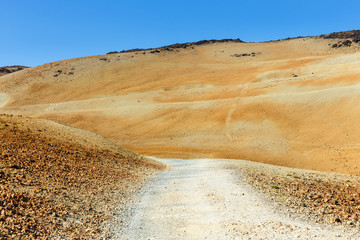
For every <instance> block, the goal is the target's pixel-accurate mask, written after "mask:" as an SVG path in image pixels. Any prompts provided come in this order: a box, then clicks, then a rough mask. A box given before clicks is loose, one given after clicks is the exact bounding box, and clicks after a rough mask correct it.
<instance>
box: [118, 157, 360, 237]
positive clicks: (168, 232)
mask: <svg viewBox="0 0 360 240" xmlns="http://www.w3.org/2000/svg"><path fill="white" fill-rule="evenodd" d="M158 160H159V161H162V162H164V163H166V164H168V165H170V166H172V168H171V170H169V171H166V172H163V173H161V174H159V175H158V176H157V177H156V179H154V181H152V183H151V184H150V185H149V186H148V187H147V188H146V189H145V191H144V193H143V195H142V197H141V198H140V200H139V202H138V203H137V204H135V205H134V208H133V209H132V210H130V211H131V212H132V214H131V217H130V219H129V220H128V222H126V224H125V225H127V228H126V229H125V230H124V232H119V233H118V234H119V237H118V239H359V236H355V235H352V233H351V232H346V231H345V230H343V231H341V229H340V228H339V229H337V228H334V227H330V226H324V225H320V224H315V223H311V222H309V221H303V220H300V219H294V218H292V217H291V216H285V215H284V214H282V213H280V211H278V210H277V209H276V207H274V205H272V204H270V203H269V202H268V201H267V200H266V199H264V197H263V196H262V195H261V194H259V193H258V192H257V191H256V190H254V189H253V188H252V187H251V186H250V185H248V184H247V183H246V180H245V179H241V178H242V177H241V176H240V180H239V175H238V174H237V175H236V177H235V174H233V173H234V171H236V170H235V169H234V168H231V167H229V166H231V164H229V162H230V163H231V160H218V159H195V160H179V159H158Z"/></svg>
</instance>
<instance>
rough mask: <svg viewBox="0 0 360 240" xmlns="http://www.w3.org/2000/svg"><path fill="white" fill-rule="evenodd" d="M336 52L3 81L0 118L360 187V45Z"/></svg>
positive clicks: (57, 66)
mask: <svg viewBox="0 0 360 240" xmlns="http://www.w3.org/2000/svg"><path fill="white" fill-rule="evenodd" d="M338 41H340V40H339V39H321V38H303V39H302V38H301V39H292V40H283V41H276V42H268V43H214V44H208V45H201V46H195V47H194V48H193V49H192V48H187V49H179V50H175V51H161V52H160V53H153V54H151V53H150V52H149V51H147V52H146V53H145V54H143V52H139V53H121V54H112V55H106V56H92V57H85V58H79V59H70V60H66V61H61V62H56V63H49V64H45V65H43V66H39V67H36V68H31V69H25V70H23V71H20V72H16V73H12V74H9V75H6V76H2V77H0V93H6V94H7V95H8V96H10V101H9V102H8V103H7V105H6V107H4V108H2V109H1V111H2V112H8V113H21V114H24V115H31V116H35V117H40V118H46V119H50V120H55V121H59V122H62V123H66V124H69V125H72V126H75V127H79V128H82V129H85V130H89V131H92V132H95V133H98V134H100V135H102V136H105V137H107V138H109V139H111V140H113V141H115V142H116V143H118V144H120V145H121V146H124V147H126V148H128V149H130V150H133V151H135V152H138V153H142V154H147V155H154V156H163V157H180V158H187V157H189V158H191V157H212V158H216V157H221V158H237V159H248V160H253V161H259V162H265V163H271V164H278V165H283V166H290V167H297V168H307V169H316V170H324V171H335V172H342V173H351V174H356V175H359V174H360V162H359V161H358V159H359V157H360V151H359V147H360V145H359V144H360V129H359V128H358V127H357V123H358V119H359V117H360V109H359V108H358V105H359V102H360V95H359V90H360V84H359V80H360V52H359V45H358V44H355V43H354V44H353V45H352V46H351V47H341V48H332V47H331V46H332V44H334V43H337V42H338ZM252 53H254V54H252ZM236 54H237V55H236ZM242 54H250V56H242ZM253 55H254V56H253Z"/></svg>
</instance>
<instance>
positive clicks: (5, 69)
mask: <svg viewBox="0 0 360 240" xmlns="http://www.w3.org/2000/svg"><path fill="white" fill-rule="evenodd" d="M25 68H28V67H25V66H19V65H15V66H5V67H0V76H2V75H5V74H8V73H12V72H17V71H20V70H23V69H25Z"/></svg>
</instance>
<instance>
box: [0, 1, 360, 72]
mask: <svg viewBox="0 0 360 240" xmlns="http://www.w3.org/2000/svg"><path fill="white" fill-rule="evenodd" d="M0 3H1V10H0V11H1V14H0V21H1V23H2V24H1V26H2V29H1V31H0V32H1V33H0V66H5V65H27V66H37V65H41V64H44V63H48V62H53V61H58V60H63V59H69V58H75V57H82V56H89V55H98V54H105V53H107V52H109V51H113V50H117V51H119V50H123V49H131V48H149V47H158V46H163V45H168V44H173V43H182V42H191V41H198V40H204V39H223V38H240V39H241V40H243V41H247V42H259V41H268V40H275V39H281V38H287V37H296V36H308V35H319V34H322V33H330V32H336V31H344V30H353V29H360V14H359V13H358V11H359V9H360V1H358V0H357V1H352V0H348V1H338V0H337V1H332V0H330V1H316V0H312V1H308V0H286V1H285V0H278V1H277V0H273V1H262V0H258V1H256V0H252V1H241V0H238V1H226V0H223V1H196V0H193V1H188V0H182V1H156V0H153V1H136V0H132V1H127V0H117V1H115V0H102V1H100V0H99V1H95V0H86V1H85V0H84V1H81V0H72V1H68V0H61V1H60V0H47V1H43V0H33V1H29V0H0Z"/></svg>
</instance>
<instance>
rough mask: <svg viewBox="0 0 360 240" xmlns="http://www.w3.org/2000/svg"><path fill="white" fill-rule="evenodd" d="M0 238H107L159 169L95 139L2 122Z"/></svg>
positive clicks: (26, 121) (24, 121) (19, 120)
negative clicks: (111, 225) (108, 229)
mask: <svg viewBox="0 0 360 240" xmlns="http://www.w3.org/2000/svg"><path fill="white" fill-rule="evenodd" d="M0 136H1V145H0V153H1V154H0V236H1V237H0V238H1V239H40V238H41V239H42V238H44V239H45V238H46V239H47V238H63V237H66V238H74V239H80V237H82V238H87V239H89V238H93V239H98V238H100V236H103V237H106V234H107V232H106V226H107V225H109V221H108V220H111V217H112V216H113V215H114V214H116V213H118V211H117V210H119V209H121V208H124V204H125V203H126V201H127V200H128V199H129V197H130V196H131V192H132V191H133V190H136V189H137V188H139V187H140V186H141V184H142V183H143V182H144V178H145V177H147V176H150V175H151V174H152V173H154V172H156V171H157V170H160V169H162V168H163V167H162V165H160V164H158V163H155V162H152V161H150V160H146V159H144V158H142V157H141V156H139V155H137V154H134V153H130V152H129V151H127V150H124V149H122V148H120V147H118V146H116V145H115V144H113V143H112V142H110V141H107V140H105V139H104V138H102V137H100V136H97V135H95V134H92V133H88V132H85V131H81V130H78V129H75V128H72V127H68V126H63V125H60V124H56V123H53V122H50V121H48V120H37V119H31V118H25V117H19V116H10V115H1V116H0Z"/></svg>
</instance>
